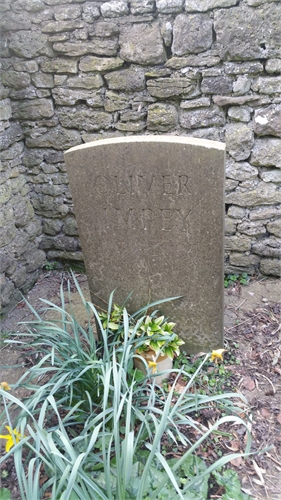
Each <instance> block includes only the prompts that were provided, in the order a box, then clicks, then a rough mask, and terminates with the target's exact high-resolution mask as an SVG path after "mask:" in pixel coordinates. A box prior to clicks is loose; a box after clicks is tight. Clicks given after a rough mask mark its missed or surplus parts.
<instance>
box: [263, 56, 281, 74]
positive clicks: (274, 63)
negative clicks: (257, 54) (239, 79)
mask: <svg viewBox="0 0 281 500" xmlns="http://www.w3.org/2000/svg"><path fill="white" fill-rule="evenodd" d="M265 71H266V72H267V73H281V59H268V60H267V61H266V63H265Z"/></svg>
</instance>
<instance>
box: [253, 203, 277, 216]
mask: <svg viewBox="0 0 281 500" xmlns="http://www.w3.org/2000/svg"><path fill="white" fill-rule="evenodd" d="M276 216H277V217H278V216H281V205H275V206H269V207H258V208H254V209H253V210H251V211H250V216H249V217H250V220H259V219H263V220H266V219H271V218H272V217H276Z"/></svg>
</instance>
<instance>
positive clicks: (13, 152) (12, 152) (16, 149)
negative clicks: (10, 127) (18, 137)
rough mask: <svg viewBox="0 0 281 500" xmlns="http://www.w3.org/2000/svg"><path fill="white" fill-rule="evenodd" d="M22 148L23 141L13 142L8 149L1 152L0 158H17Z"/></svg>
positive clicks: (3, 159)
mask: <svg viewBox="0 0 281 500" xmlns="http://www.w3.org/2000/svg"><path fill="white" fill-rule="evenodd" d="M23 150H24V142H22V141H20V142H15V143H14V144H12V145H11V146H10V147H9V148H8V149H6V150H5V151H2V152H1V160H2V161H5V160H14V159H15V158H19V155H20V154H21V153H22V152H23Z"/></svg>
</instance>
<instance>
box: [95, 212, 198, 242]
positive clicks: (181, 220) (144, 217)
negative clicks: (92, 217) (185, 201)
mask: <svg viewBox="0 0 281 500" xmlns="http://www.w3.org/2000/svg"><path fill="white" fill-rule="evenodd" d="M103 211H104V219H105V220H104V222H105V226H106V227H107V229H113V230H122V229H128V230H144V231H147V230H148V231H150V230H153V229H157V230H158V229H161V230H162V231H165V232H173V231H180V232H181V233H184V234H186V235H189V225H190V216H191V214H192V210H191V209H182V208H181V209H179V208H159V209H157V210H152V209H151V208H140V207H137V208H136V207H131V208H123V207H112V206H111V207H103Z"/></svg>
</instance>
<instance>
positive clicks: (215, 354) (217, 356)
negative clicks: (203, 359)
mask: <svg viewBox="0 0 281 500" xmlns="http://www.w3.org/2000/svg"><path fill="white" fill-rule="evenodd" d="M225 351H226V349H217V350H216V351H212V355H211V360H210V361H213V362H214V363H216V364H217V362H218V360H220V361H223V357H222V354H223V352H225Z"/></svg>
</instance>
